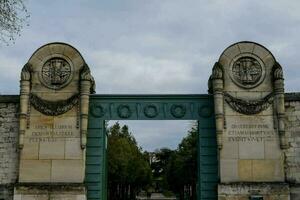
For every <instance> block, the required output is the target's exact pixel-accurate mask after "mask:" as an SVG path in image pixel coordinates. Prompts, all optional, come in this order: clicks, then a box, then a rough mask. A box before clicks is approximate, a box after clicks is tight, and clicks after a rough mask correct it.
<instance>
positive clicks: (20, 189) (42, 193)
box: [14, 184, 86, 200]
mask: <svg viewBox="0 0 300 200" xmlns="http://www.w3.org/2000/svg"><path fill="white" fill-rule="evenodd" d="M20 199H21V200H23V199H26V200H27V199H28V200H49V199H51V200H86V190H85V187H84V186H83V185H75V184H69V185H59V184H56V185H47V184H43V185H35V186H29V185H18V186H16V187H15V190H14V200H20Z"/></svg>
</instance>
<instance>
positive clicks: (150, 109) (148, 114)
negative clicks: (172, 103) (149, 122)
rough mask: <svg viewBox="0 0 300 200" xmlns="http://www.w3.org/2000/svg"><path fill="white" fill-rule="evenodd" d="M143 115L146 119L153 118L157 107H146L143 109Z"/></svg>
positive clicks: (156, 113) (156, 112)
mask: <svg viewBox="0 0 300 200" xmlns="http://www.w3.org/2000/svg"><path fill="white" fill-rule="evenodd" d="M144 114H145V116H146V117H149V118H154V117H156V116H157V115H158V110H157V107H156V106H155V105H152V104H151V105H147V106H145V108H144Z"/></svg>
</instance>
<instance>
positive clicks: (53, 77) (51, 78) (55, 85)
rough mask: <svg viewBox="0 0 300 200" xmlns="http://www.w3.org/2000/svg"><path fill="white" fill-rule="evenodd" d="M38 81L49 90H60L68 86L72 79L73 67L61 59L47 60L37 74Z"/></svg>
mask: <svg viewBox="0 0 300 200" xmlns="http://www.w3.org/2000/svg"><path fill="white" fill-rule="evenodd" d="M39 78H40V81H41V82H42V83H43V85H45V86H46V87H48V88H50V89H55V90H57V89H61V88H63V87H65V86H66V85H68V84H69V83H70V81H71V80H72V78H73V67H72V65H71V64H70V63H69V62H68V61H66V59H64V58H61V57H53V58H50V59H48V60H47V61H46V62H45V63H44V64H43V66H42V69H41V71H40V74H39Z"/></svg>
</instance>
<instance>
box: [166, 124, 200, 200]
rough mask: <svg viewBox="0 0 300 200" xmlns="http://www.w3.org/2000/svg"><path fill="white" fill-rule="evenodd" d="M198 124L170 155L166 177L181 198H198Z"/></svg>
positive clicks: (171, 187)
mask: <svg viewBox="0 0 300 200" xmlns="http://www.w3.org/2000/svg"><path fill="white" fill-rule="evenodd" d="M197 138H198V125H197V124H195V125H194V126H192V128H191V129H190V130H189V132H188V135H187V136H186V137H185V138H183V139H182V141H181V143H180V144H179V146H178V148H177V150H176V151H175V152H174V153H173V154H172V155H171V156H170V158H169V161H168V164H167V167H166V179H167V182H168V185H169V187H170V189H171V190H172V191H173V192H174V193H179V196H180V199H193V200H194V199H196V183H197V146H198V145H197V141H198V140H197Z"/></svg>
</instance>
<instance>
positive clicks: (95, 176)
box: [85, 118, 107, 200]
mask: <svg viewBox="0 0 300 200" xmlns="http://www.w3.org/2000/svg"><path fill="white" fill-rule="evenodd" d="M106 151H107V135H106V128H105V121H104V120H99V119H95V118H90V120H89V126H88V135H87V148H86V176H85V185H86V187H87V199H88V200H106V199H107V173H106V172H107V157H106V156H107V152H106Z"/></svg>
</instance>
